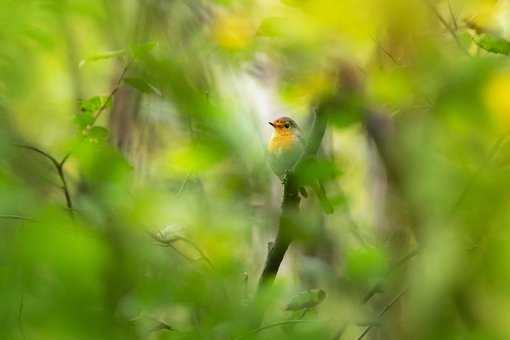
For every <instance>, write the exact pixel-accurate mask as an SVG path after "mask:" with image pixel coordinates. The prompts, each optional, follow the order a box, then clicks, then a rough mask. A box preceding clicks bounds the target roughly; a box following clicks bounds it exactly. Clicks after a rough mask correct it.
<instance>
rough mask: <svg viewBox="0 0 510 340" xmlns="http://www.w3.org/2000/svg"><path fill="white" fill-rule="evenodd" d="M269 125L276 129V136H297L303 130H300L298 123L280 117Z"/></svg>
mask: <svg viewBox="0 0 510 340" xmlns="http://www.w3.org/2000/svg"><path fill="white" fill-rule="evenodd" d="M269 125H271V126H272V127H273V128H274V132H275V133H276V134H284V135H287V134H295V133H299V132H300V131H301V130H300V129H299V126H298V125H297V124H296V122H295V121H294V120H293V119H292V118H289V117H280V118H277V119H275V120H273V121H272V122H269Z"/></svg>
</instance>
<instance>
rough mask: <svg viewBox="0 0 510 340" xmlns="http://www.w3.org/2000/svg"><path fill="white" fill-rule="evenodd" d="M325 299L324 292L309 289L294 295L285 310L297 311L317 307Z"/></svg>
mask: <svg viewBox="0 0 510 340" xmlns="http://www.w3.org/2000/svg"><path fill="white" fill-rule="evenodd" d="M325 298H326V292H325V291H324V290H322V289H309V290H306V291H304V292H300V293H298V294H297V295H295V296H294V297H293V298H292V299H291V300H290V302H289V303H288V305H287V307H285V310H287V311H297V310H303V309H310V308H313V307H316V306H318V305H319V304H320V303H321V302H322V301H323V300H324V299H325Z"/></svg>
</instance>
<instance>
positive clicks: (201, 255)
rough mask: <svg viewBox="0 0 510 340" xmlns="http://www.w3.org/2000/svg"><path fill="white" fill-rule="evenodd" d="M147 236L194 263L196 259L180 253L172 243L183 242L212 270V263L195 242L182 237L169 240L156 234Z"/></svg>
mask: <svg viewBox="0 0 510 340" xmlns="http://www.w3.org/2000/svg"><path fill="white" fill-rule="evenodd" d="M149 235H150V236H151V237H152V238H153V239H154V240H156V241H157V242H159V243H160V244H162V245H165V246H169V247H171V248H172V249H173V250H175V251H176V252H177V253H178V254H179V255H181V256H183V257H184V258H186V259H187V260H189V261H196V259H193V258H191V257H189V256H187V255H185V254H184V253H182V252H181V251H179V250H178V249H177V248H176V247H175V246H174V243H176V242H178V241H182V242H185V243H187V244H189V245H190V246H191V247H192V248H193V249H195V251H196V252H197V253H198V254H199V258H200V259H202V260H204V261H205V262H206V263H207V264H208V265H209V267H211V269H214V264H213V263H212V261H211V260H210V259H209V257H208V256H207V255H206V254H205V252H204V251H203V250H202V249H200V247H199V246H197V245H196V244H195V242H193V241H191V240H190V239H188V238H186V237H184V236H173V237H171V238H164V237H162V236H161V235H158V234H156V233H149Z"/></svg>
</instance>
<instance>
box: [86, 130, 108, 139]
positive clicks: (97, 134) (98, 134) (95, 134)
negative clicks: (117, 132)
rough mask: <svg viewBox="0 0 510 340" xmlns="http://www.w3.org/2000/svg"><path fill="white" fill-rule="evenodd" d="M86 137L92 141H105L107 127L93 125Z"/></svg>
mask: <svg viewBox="0 0 510 340" xmlns="http://www.w3.org/2000/svg"><path fill="white" fill-rule="evenodd" d="M87 137H88V138H89V140H91V141H94V142H102V141H106V140H107V139H108V129H105V128H104V127H101V126H94V127H93V128H91V129H90V130H89V131H88V133H87Z"/></svg>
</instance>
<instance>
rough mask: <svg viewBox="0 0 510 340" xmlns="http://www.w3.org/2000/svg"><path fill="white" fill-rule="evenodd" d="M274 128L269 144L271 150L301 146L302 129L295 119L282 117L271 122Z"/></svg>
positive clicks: (279, 150)
mask: <svg viewBox="0 0 510 340" xmlns="http://www.w3.org/2000/svg"><path fill="white" fill-rule="evenodd" d="M269 124H270V125H271V126H272V127H273V128H274V131H273V135H272V136H271V139H270V141H269V144H268V150H269V151H270V152H281V151H284V150H289V149H299V148H300V143H301V140H300V136H301V130H300V129H299V127H298V125H297V124H296V122H295V121H294V120H292V119H291V118H288V117H281V118H277V119H275V120H273V121H272V122H269Z"/></svg>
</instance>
